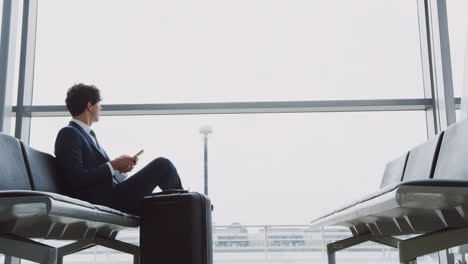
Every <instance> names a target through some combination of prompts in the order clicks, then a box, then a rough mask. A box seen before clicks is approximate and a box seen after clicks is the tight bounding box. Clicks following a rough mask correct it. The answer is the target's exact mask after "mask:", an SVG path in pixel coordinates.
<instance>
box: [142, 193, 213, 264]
mask: <svg viewBox="0 0 468 264" xmlns="http://www.w3.org/2000/svg"><path fill="white" fill-rule="evenodd" d="M211 210H212V206H211V202H210V199H209V198H208V197H207V196H205V195H203V194H200V193H196V192H187V191H184V190H169V191H164V192H161V193H157V194H154V195H151V196H147V197H145V198H144V200H143V212H142V216H141V225H140V263H141V264H212V263H213V248H212V247H213V245H212V234H211Z"/></svg>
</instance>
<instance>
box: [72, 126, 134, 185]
mask: <svg viewBox="0 0 468 264" xmlns="http://www.w3.org/2000/svg"><path fill="white" fill-rule="evenodd" d="M71 121H72V122H75V123H76V124H78V125H79V126H80V127H81V128H83V130H84V131H85V132H86V134H88V136H89V137H90V138H91V140H92V141H93V142H94V144H96V146H97V145H98V144H97V142H96V140H95V139H94V137H93V136H92V135H91V133H90V132H91V127H89V126H88V125H87V124H85V123H83V122H81V121H80V120H78V119H74V118H73V119H72V120H71ZM106 164H107V166H108V167H109V170H110V172H111V174H112V176H114V177H115V178H116V179H117V180H118V181H119V182H123V181H125V180H126V179H127V177H128V176H127V173H121V172H120V171H118V170H114V168H113V167H112V165H111V164H110V162H107V163H106Z"/></svg>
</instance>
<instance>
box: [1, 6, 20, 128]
mask: <svg viewBox="0 0 468 264" xmlns="http://www.w3.org/2000/svg"><path fill="white" fill-rule="evenodd" d="M2 13H3V14H2V20H1V23H2V24H1V25H2V27H1V36H0V132H3V133H6V134H9V133H10V121H11V118H12V115H13V113H12V104H11V100H12V98H11V97H12V96H11V95H12V91H13V85H14V72H15V54H16V31H17V24H18V19H17V15H18V1H16V0H3V9H2Z"/></svg>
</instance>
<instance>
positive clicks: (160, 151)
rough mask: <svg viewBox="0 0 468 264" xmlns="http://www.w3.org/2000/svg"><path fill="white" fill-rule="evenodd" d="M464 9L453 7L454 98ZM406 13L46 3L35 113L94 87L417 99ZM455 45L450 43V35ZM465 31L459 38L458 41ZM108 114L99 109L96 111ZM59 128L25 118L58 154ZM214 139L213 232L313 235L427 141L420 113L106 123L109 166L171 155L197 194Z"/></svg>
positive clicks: (354, 6) (177, 95) (184, 93)
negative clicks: (283, 228)
mask: <svg viewBox="0 0 468 264" xmlns="http://www.w3.org/2000/svg"><path fill="white" fill-rule="evenodd" d="M465 2H466V1H462V0H456V1H455V0H448V5H449V16H450V15H452V16H453V17H454V19H453V20H450V19H449V23H452V24H453V26H452V27H451V32H450V33H451V36H452V35H454V36H455V37H454V42H453V43H452V44H451V46H452V52H453V54H454V56H455V55H456V59H454V60H453V63H454V83H455V90H456V94H457V95H458V96H459V95H460V94H461V92H460V91H461V84H460V83H461V82H462V81H461V80H462V79H463V78H462V76H463V75H462V74H461V73H460V72H462V71H463V67H464V66H463V64H464V60H463V59H461V58H463V57H464V54H465V53H464V47H465V38H466V35H465V33H464V32H466V18H465V15H463V14H466V12H463V11H461V10H462V8H465V9H463V10H465V11H466V10H468V9H467V6H466V3H465ZM417 23H418V20H417V13H416V1H408V0H391V1H390V0H353V1H349V0H341V1H338V0H334V1H330V0H327V1H317V0H315V1H310V0H307V1H306V0H287V1H286V0H239V1H219V0H216V1H215V0H200V1H187V0H173V1H153V0H151V1H149V0H148V1H133V2H132V4H131V5H130V4H129V1H116V0H112V1H110V0H106V1H104V0H100V1H94V0H80V1H63V0H60V1H59V0H44V1H40V3H39V18H38V31H37V51H36V72H35V91H34V103H35V104H63V101H64V97H65V93H66V90H67V88H68V87H70V86H71V85H73V84H74V83H77V82H84V83H89V84H95V85H97V86H98V87H99V88H100V89H101V90H102V93H103V97H104V101H103V102H102V103H103V104H104V105H105V104H115V103H121V104H127V103H186V102H231V101H237V102H239V101H288V100H341V99H387V98H421V97H423V96H424V95H423V89H422V79H421V63H420V53H419V37H418V25H417ZM453 32H455V33H453ZM460 32H461V33H460ZM104 111H105V109H104ZM68 120H69V118H34V119H33V123H32V130H31V133H32V134H31V135H32V136H31V145H32V146H34V147H36V148H39V149H42V150H44V151H47V152H50V153H52V152H53V143H54V140H55V135H56V133H57V132H58V130H59V129H60V128H61V127H62V126H64V125H66V124H67V123H68ZM202 125H210V126H212V128H213V130H214V134H213V135H212V136H210V139H209V177H210V181H209V185H210V197H211V198H212V200H213V204H214V206H215V211H214V215H213V217H214V221H215V222H216V224H231V223H232V222H241V223H243V224H307V223H308V221H310V220H311V219H313V218H314V217H318V216H320V214H323V213H326V212H327V211H329V210H333V209H336V207H337V206H339V205H340V204H344V203H347V202H349V201H351V200H353V199H357V198H360V197H361V196H362V195H364V194H365V193H367V192H371V191H374V190H376V189H377V187H378V185H379V183H380V178H381V175H382V173H383V169H384V167H385V164H386V163H387V162H388V161H390V160H391V159H393V158H397V157H399V156H400V155H403V154H404V152H405V151H407V150H409V149H410V148H411V147H414V146H415V145H417V144H419V143H421V142H423V141H424V140H425V139H426V128H425V115H424V112H376V113H320V114H311V113H309V114H253V115H194V116H144V117H102V120H101V121H100V122H99V123H98V124H96V125H95V126H93V128H94V129H95V131H96V133H97V135H98V137H99V140H100V141H101V142H102V145H103V146H104V147H105V149H106V151H107V152H108V153H109V154H110V156H111V157H115V156H118V155H121V154H134V153H136V152H137V151H139V150H140V149H141V148H144V149H145V154H144V155H143V156H142V158H141V163H140V165H139V166H138V167H137V168H136V169H139V168H141V167H142V166H143V165H144V164H145V163H147V162H149V161H150V160H151V159H152V158H155V157H158V156H166V157H168V158H170V159H171V160H173V161H174V163H175V164H176V166H177V167H178V168H179V171H180V174H181V176H182V179H183V181H184V185H185V187H190V189H191V190H195V191H202V190H203V145H202V142H203V141H202V136H201V135H200V134H199V132H198V130H199V128H200V126H202Z"/></svg>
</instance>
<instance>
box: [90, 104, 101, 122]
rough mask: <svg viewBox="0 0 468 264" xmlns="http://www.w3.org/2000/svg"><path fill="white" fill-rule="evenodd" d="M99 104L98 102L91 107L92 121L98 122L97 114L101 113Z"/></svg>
mask: <svg viewBox="0 0 468 264" xmlns="http://www.w3.org/2000/svg"><path fill="white" fill-rule="evenodd" d="M101 109H102V108H101V104H100V103H99V102H98V103H96V104H95V105H93V106H92V107H91V110H90V113H91V119H92V120H93V122H98V121H99V116H100V115H101Z"/></svg>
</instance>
